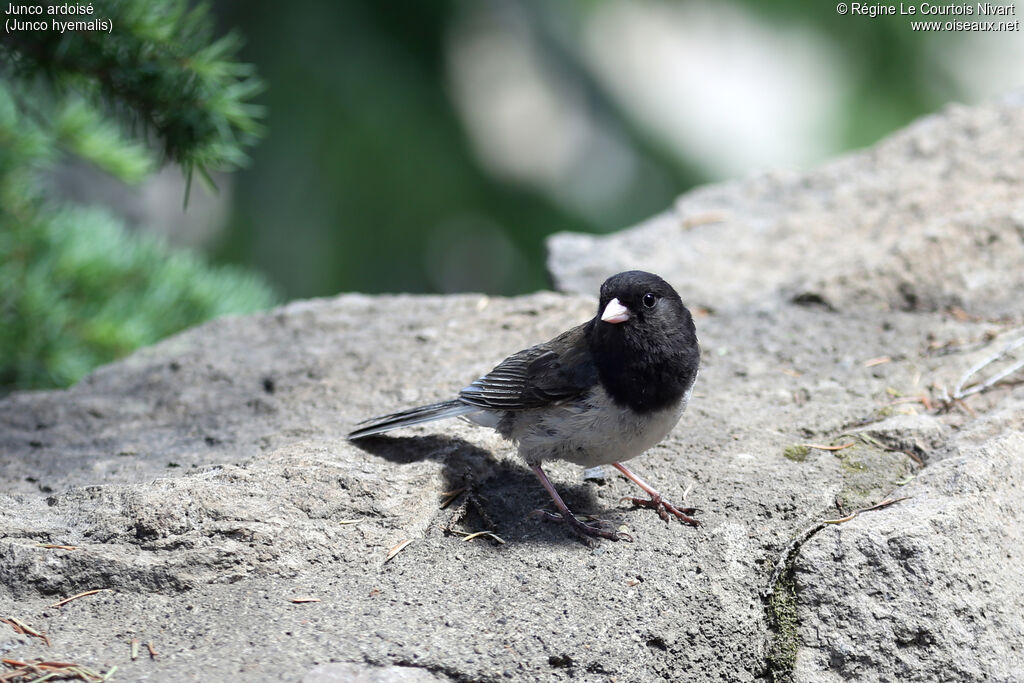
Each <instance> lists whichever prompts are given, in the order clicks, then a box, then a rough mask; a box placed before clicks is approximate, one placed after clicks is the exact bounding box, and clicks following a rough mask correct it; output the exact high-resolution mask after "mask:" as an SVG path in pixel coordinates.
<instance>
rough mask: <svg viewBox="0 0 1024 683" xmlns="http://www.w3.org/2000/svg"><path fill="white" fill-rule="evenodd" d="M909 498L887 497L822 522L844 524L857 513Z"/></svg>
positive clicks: (878, 508) (887, 505)
mask: <svg viewBox="0 0 1024 683" xmlns="http://www.w3.org/2000/svg"><path fill="white" fill-rule="evenodd" d="M907 498H910V496H903V497H901V498H887V499H886V500H883V501H882V502H881V503H876V504H875V505H871V506H868V507H866V508H860V509H859V510H854V511H853V512H851V513H850V514H848V515H846V516H845V517H840V518H839V519H823V520H821V523H822V524H842V523H843V522H849V521H850V520H851V519H853V518H854V517H856V516H857V515H859V514H860V513H862V512H870V511H871V510H881V509H882V508H887V507H889V506H890V505H892V504H894V503H898V502H900V501H901V500H906V499H907Z"/></svg>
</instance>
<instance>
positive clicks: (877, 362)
mask: <svg viewBox="0 0 1024 683" xmlns="http://www.w3.org/2000/svg"><path fill="white" fill-rule="evenodd" d="M891 362H892V358H890V357H889V356H879V357H878V358H871V359H869V360H866V361H864V367H866V368H873V367H875V366H876V365H882V364H884V363H891Z"/></svg>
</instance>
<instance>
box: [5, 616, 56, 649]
mask: <svg viewBox="0 0 1024 683" xmlns="http://www.w3.org/2000/svg"><path fill="white" fill-rule="evenodd" d="M0 622H3V623H4V624H7V625H8V626H10V627H11V628H13V629H14V632H15V633H18V634H24V635H27V636H33V637H35V638H39V639H40V640H42V641H43V642H45V643H46V647H50V637H49V636H47V635H46V634H45V633H43V632H41V631H37V630H35V629H34V628H32V627H31V626H29V625H28V624H26V623H25V622H23V621H21V620H20V619H17V618H15V617H0Z"/></svg>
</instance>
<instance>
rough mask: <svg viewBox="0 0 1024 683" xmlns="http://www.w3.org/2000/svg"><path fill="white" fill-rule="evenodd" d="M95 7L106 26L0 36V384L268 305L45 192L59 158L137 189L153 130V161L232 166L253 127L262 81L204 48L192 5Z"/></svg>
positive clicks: (178, 254)
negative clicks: (156, 152)
mask: <svg viewBox="0 0 1024 683" xmlns="http://www.w3.org/2000/svg"><path fill="white" fill-rule="evenodd" d="M93 6H94V7H95V16H96V17H97V18H104V19H106V20H112V21H113V22H114V27H115V30H114V31H113V32H112V33H111V34H109V35H108V34H106V33H103V32H99V31H96V32H91V31H77V32H71V33H63V34H62V33H60V32H58V31H54V30H50V31H34V32H24V33H12V34H10V35H9V36H8V37H5V42H4V43H3V44H2V45H0V391H3V390H7V389H11V388H33V387H52V386H64V385H67V384H70V383H72V382H75V381H77V380H78V379H80V378H81V377H82V376H84V375H85V374H86V373H88V372H89V371H90V370H91V369H92V368H94V367H95V366H97V365H99V364H101V363H105V362H109V361H111V360H113V359H115V358H118V357H120V356H123V355H124V354H126V353H128V352H130V351H131V350H133V349H135V348H137V347H139V346H141V345H145V344H151V343H153V342H155V341H157V340H159V339H161V338H162V337H165V336H167V335H169V334H173V333H175V332H177V331H179V330H182V329H184V328H186V327H189V326H191V325H194V324H196V323H198V322H202V321H204V320H207V319H209V318H212V317H215V316H218V315H223V314H227V313H242V312H250V311H254V310H258V309H261V308H265V307H268V306H270V305H271V304H273V303H274V299H275V297H274V294H273V292H272V291H271V289H270V288H269V287H268V286H267V285H266V284H265V283H264V282H263V281H262V280H261V279H259V278H258V277H256V276H255V275H253V274H250V273H246V272H243V271H241V270H239V269H235V268H227V267H212V266H210V265H208V264H206V263H205V262H204V261H202V260H201V259H200V258H198V257H196V256H194V255H191V254H189V253H187V252H184V251H181V250H174V249H171V248H169V247H168V246H167V245H165V244H164V243H163V242H162V241H160V240H158V239H156V238H154V237H151V236H148V235H145V234H135V233H131V232H129V231H128V230H126V229H125V227H124V226H123V225H122V224H121V222H120V221H119V220H118V219H116V218H115V217H114V216H112V215H111V214H110V213H109V212H107V211H104V210H102V209H97V208H85V207H76V206H68V205H61V204H58V203H57V202H54V201H52V200H49V199H47V198H46V196H45V191H44V189H43V188H44V187H45V185H44V181H43V178H44V174H45V172H46V171H47V170H48V169H49V168H50V166H52V164H53V163H54V161H55V160H57V159H59V158H61V156H62V155H71V154H73V155H76V156H79V157H81V158H83V159H86V160H88V161H90V162H92V163H93V164H95V165H96V166H98V167H99V168H101V169H103V170H105V171H107V172H108V173H110V174H112V175H114V176H116V177H118V178H120V179H121V180H123V181H125V182H138V181H140V180H142V179H143V178H144V177H146V175H147V174H148V173H149V172H150V171H152V170H153V169H154V168H155V167H156V166H157V165H158V164H157V159H155V158H154V156H153V153H152V152H151V151H150V150H149V148H148V147H147V145H146V144H144V142H148V141H149V139H150V138H154V139H155V141H156V142H158V143H159V145H160V152H161V156H162V157H163V158H164V159H165V160H172V161H175V162H177V163H179V164H180V165H181V166H182V168H183V169H184V170H185V172H186V173H191V171H192V170H193V169H195V170H199V171H200V172H201V173H203V174H206V172H207V170H212V169H231V168H235V167H237V166H239V165H241V164H242V163H243V162H244V161H245V153H244V148H245V146H247V145H249V144H251V143H252V142H253V141H254V140H255V138H256V136H257V135H258V134H259V132H260V131H259V126H258V124H257V123H256V118H257V116H258V115H259V111H258V110H257V109H256V108H255V107H253V106H252V105H250V104H248V103H247V102H248V100H249V98H251V97H252V96H253V95H254V94H255V93H256V92H257V91H258V89H259V84H258V82H257V81H256V80H255V79H254V77H253V75H252V72H251V70H250V68H249V67H248V66H246V65H241V64H237V63H234V62H232V61H231V55H232V54H233V52H234V50H235V49H236V48H237V45H238V43H237V39H235V38H233V37H228V38H224V39H220V40H217V41H214V42H211V38H210V28H209V27H210V21H209V19H208V16H207V14H206V10H205V8H203V7H199V8H197V9H193V10H188V8H187V4H186V3H185V2H177V1H175V2H141V1H138V0H135V1H130V0H121V1H113V0H112V1H109V2H99V3H94V4H93ZM81 18H83V17H62V19H81ZM101 107H105V110H106V112H108V113H109V112H113V113H115V114H116V115H117V116H115V117H113V118H111V117H110V116H108V115H107V114H105V113H104V111H103V110H101ZM118 120H120V121H121V122H122V123H124V122H128V123H130V124H134V126H133V131H132V132H133V133H135V134H136V135H142V136H143V137H144V140H139V139H138V138H137V137H136V135H130V134H126V133H125V131H124V130H122V128H121V127H120V126H119V125H118V123H117V121H118Z"/></svg>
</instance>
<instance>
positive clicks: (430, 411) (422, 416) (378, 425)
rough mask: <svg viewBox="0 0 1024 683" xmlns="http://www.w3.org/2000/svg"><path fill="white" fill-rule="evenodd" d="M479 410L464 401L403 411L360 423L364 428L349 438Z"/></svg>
mask: <svg viewBox="0 0 1024 683" xmlns="http://www.w3.org/2000/svg"><path fill="white" fill-rule="evenodd" d="M478 410H480V409H479V408H478V407H476V406H471V405H467V404H465V403H463V402H462V401H457V400H452V401H442V402H441V403H432V404H430V405H428V406H419V407H418V408H410V409H409V410H403V411H401V412H398V413H392V414H391V415H383V416H381V417H373V418H370V419H369V420H366V421H364V422H360V423H359V424H361V425H363V426H362V427H359V429H355V430H353V431H352V432H351V433H350V434H349V435H348V438H349V439H361V438H363V437H364V436H372V435H374V434H381V433H383V432H390V431H391V430H392V429H398V428H399V427H409V426H411V425H418V424H420V423H422V422H433V421H434V420H443V419H445V418H449V417H456V416H458V415H466V414H468V413H475V412H477V411H478Z"/></svg>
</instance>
